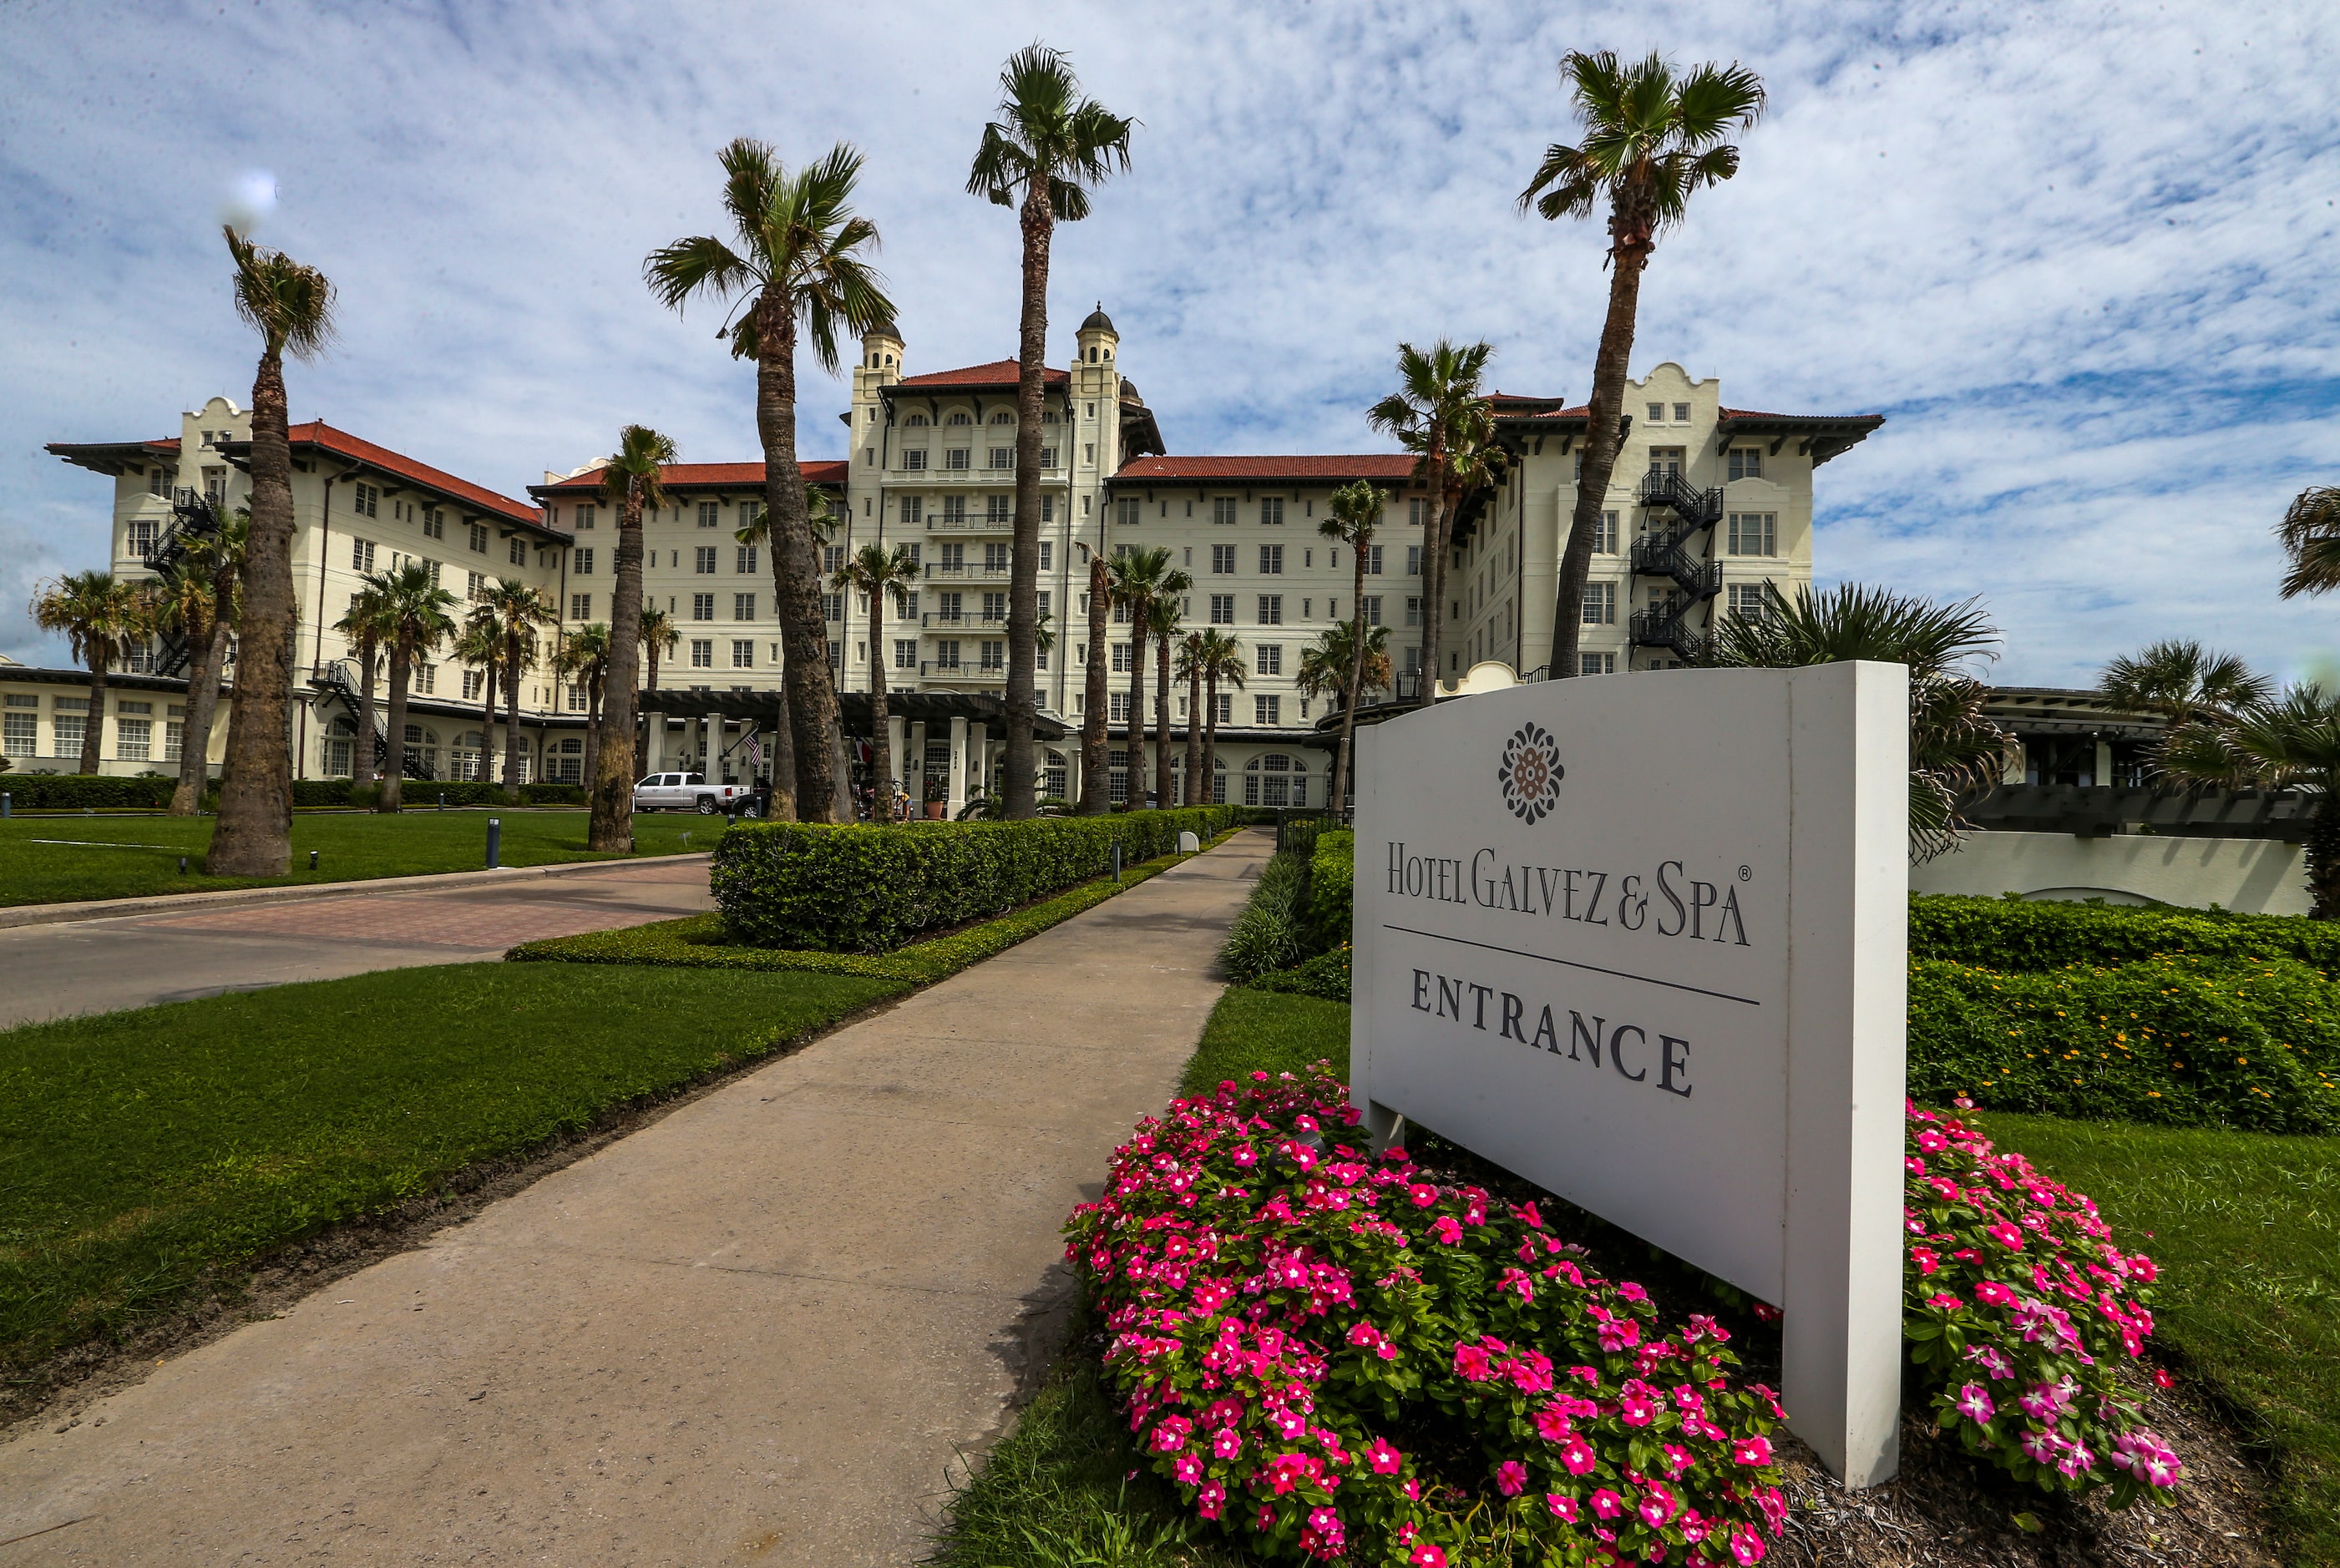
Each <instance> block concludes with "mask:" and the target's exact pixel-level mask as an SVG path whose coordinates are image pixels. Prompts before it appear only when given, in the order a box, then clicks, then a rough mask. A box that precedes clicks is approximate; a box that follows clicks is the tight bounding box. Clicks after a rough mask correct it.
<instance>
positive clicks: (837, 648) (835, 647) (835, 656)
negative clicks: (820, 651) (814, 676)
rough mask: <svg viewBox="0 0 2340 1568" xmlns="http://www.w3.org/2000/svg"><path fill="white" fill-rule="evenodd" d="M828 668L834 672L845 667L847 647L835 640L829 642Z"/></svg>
mask: <svg viewBox="0 0 2340 1568" xmlns="http://www.w3.org/2000/svg"><path fill="white" fill-rule="evenodd" d="M828 667H829V668H830V669H833V670H839V669H843V668H844V667H845V645H844V644H843V643H840V642H838V641H837V640H836V639H835V638H831V639H830V640H829V645H828Z"/></svg>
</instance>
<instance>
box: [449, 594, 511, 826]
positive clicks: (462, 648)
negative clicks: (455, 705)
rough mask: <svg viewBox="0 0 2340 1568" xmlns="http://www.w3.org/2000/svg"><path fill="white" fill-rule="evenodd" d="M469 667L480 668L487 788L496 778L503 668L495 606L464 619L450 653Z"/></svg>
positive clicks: (481, 607) (475, 610)
mask: <svg viewBox="0 0 2340 1568" xmlns="http://www.w3.org/2000/svg"><path fill="white" fill-rule="evenodd" d="M450 651H451V654H452V655H453V656H454V657H455V658H457V659H459V660H461V662H462V663H464V664H466V665H477V666H480V699H481V701H480V762H479V768H480V779H479V782H480V783H481V784H486V783H487V782H488V781H489V780H490V779H491V777H493V776H494V774H495V768H494V766H493V764H492V758H493V755H494V750H493V748H494V745H495V735H496V672H497V671H498V670H500V669H501V668H502V667H503V662H504V624H503V622H502V621H501V619H500V618H498V616H497V615H496V609H495V606H493V605H490V604H478V603H475V604H473V605H472V606H471V614H469V615H468V616H464V617H463V629H462V630H461V632H459V633H457V634H456V636H455V646H453V648H452V649H451V650H450Z"/></svg>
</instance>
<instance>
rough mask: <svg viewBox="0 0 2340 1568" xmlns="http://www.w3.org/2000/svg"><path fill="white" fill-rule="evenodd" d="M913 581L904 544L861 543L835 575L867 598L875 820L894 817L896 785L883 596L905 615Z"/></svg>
mask: <svg viewBox="0 0 2340 1568" xmlns="http://www.w3.org/2000/svg"><path fill="white" fill-rule="evenodd" d="M917 580H918V562H917V557H915V556H913V555H911V554H910V547H909V546H907V545H896V546H895V547H893V548H892V549H890V550H889V549H887V547H885V546H883V545H864V546H862V547H860V548H859V549H858V550H856V551H854V552H853V554H851V555H849V556H848V557H846V558H845V563H844V565H842V566H840V567H838V568H837V577H836V578H835V582H836V584H837V587H838V591H839V592H840V593H841V592H843V591H844V590H846V589H847V588H854V589H858V590H859V591H860V592H861V593H862V594H864V595H866V596H868V600H869V746H870V752H871V754H872V756H873V758H874V760H875V761H876V763H877V790H876V794H875V796H874V804H873V807H872V810H871V812H870V817H871V819H872V820H873V821H876V822H891V821H893V820H894V792H895V791H896V790H897V788H898V787H900V786H899V783H898V781H897V779H896V778H895V776H894V761H895V759H894V748H893V736H892V735H890V734H888V733H887V713H886V599H887V596H888V595H891V596H892V597H893V600H894V613H895V614H896V615H899V616H907V615H908V614H909V613H910V589H911V587H912V586H913V585H915V584H916V583H917Z"/></svg>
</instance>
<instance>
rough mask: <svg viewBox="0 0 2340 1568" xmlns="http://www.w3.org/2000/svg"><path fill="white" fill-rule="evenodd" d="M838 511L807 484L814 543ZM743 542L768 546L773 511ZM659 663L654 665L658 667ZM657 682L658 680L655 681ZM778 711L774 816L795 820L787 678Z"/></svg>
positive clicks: (824, 536)
mask: <svg viewBox="0 0 2340 1568" xmlns="http://www.w3.org/2000/svg"><path fill="white" fill-rule="evenodd" d="M837 524H838V518H837V511H836V508H834V507H833V506H832V505H831V503H830V501H829V495H828V491H827V490H818V489H811V488H808V489H807V490H806V491H805V526H806V527H807V528H809V529H810V530H811V532H812V537H813V543H814V544H815V545H826V544H828V542H829V541H830V540H832V539H834V538H835V537H837ZM731 537H733V538H735V539H738V540H739V542H740V543H741V544H743V545H764V546H768V545H769V544H770V543H771V540H772V514H771V512H770V511H769V510H768V509H759V510H758V511H757V512H756V513H755V515H754V516H752V517H750V518H749V519H748V521H747V523H746V524H745V525H744V526H743V527H741V528H739V529H738V530H737V531H736V532H734V533H733V534H732V536H731ZM673 648H674V639H673V638H672V637H669V638H668V641H667V649H668V651H669V652H672V651H673ZM655 667H656V666H653V668H655ZM652 684H653V685H655V684H656V683H652ZM772 700H773V702H774V703H775V704H776V705H777V708H778V711H777V715H776V718H775V723H774V727H773V730H772V812H771V814H772V819H773V820H774V821H775V822H794V821H796V818H797V763H796V756H797V749H796V736H795V735H794V733H793V726H792V725H791V724H790V721H789V714H788V685H787V683H786V682H785V681H783V682H782V684H781V685H779V687H778V689H776V690H775V691H774V692H773V694H772Z"/></svg>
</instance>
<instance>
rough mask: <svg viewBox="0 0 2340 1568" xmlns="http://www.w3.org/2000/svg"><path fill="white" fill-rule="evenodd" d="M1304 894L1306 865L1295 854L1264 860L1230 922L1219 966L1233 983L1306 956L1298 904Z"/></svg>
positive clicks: (1305, 893)
mask: <svg viewBox="0 0 2340 1568" xmlns="http://www.w3.org/2000/svg"><path fill="white" fill-rule="evenodd" d="M1307 892H1308V863H1307V862H1306V861H1304V860H1303V859H1301V858H1300V857H1299V856H1298V855H1296V854H1279V855H1273V856H1270V857H1269V859H1268V863H1267V864H1266V865H1265V866H1264V867H1262V868H1261V870H1260V873H1259V885H1258V886H1257V887H1254V889H1252V893H1251V902H1249V903H1246V904H1244V907H1243V912H1242V913H1241V914H1238V915H1236V916H1235V920H1234V925H1233V926H1231V927H1229V928H1228V931H1227V940H1226V942H1225V945H1224V946H1222V947H1221V948H1220V949H1219V962H1220V963H1221V964H1223V965H1225V968H1226V971H1227V974H1228V975H1229V977H1230V978H1232V979H1234V980H1235V981H1238V982H1240V981H1248V980H1251V979H1253V978H1254V977H1256V976H1259V975H1263V974H1265V973H1267V972H1268V971H1270V970H1277V969H1288V968H1290V967H1291V966H1292V965H1293V964H1295V963H1297V962H1300V960H1301V959H1303V958H1304V957H1306V956H1307V952H1306V946H1305V943H1306V936H1305V933H1304V931H1303V930H1302V926H1301V920H1302V910H1301V903H1302V901H1303V899H1304V898H1305V897H1306V895H1307Z"/></svg>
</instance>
